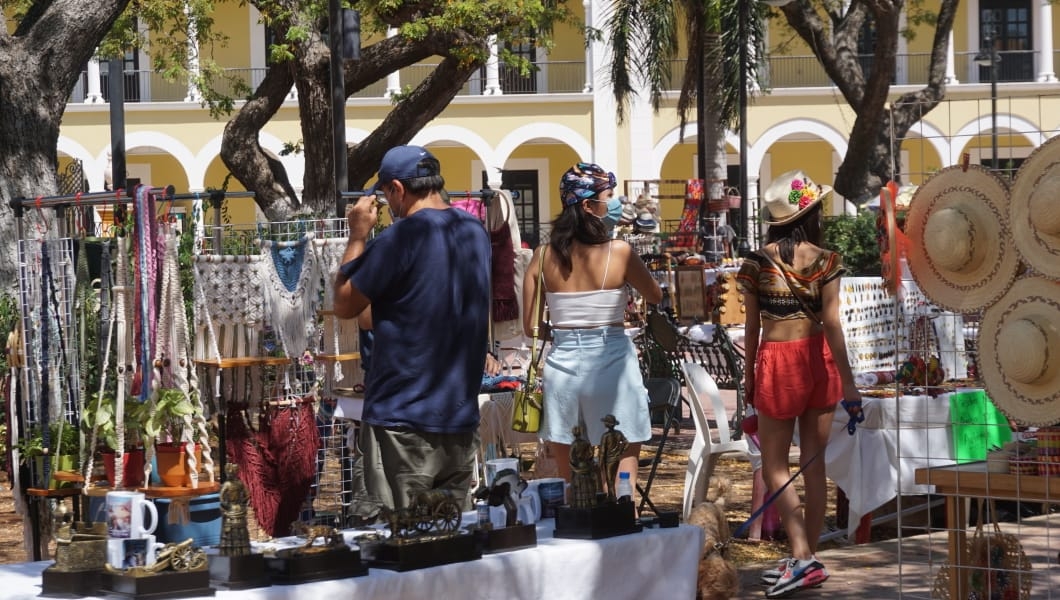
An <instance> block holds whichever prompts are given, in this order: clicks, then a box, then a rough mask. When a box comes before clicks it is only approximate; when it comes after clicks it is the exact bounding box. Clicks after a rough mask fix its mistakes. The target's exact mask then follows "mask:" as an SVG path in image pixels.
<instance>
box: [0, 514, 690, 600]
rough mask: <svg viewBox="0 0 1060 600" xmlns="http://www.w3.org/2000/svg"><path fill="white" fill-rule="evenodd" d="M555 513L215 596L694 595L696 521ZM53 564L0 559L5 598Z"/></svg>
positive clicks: (19, 599) (560, 599) (514, 599)
mask: <svg viewBox="0 0 1060 600" xmlns="http://www.w3.org/2000/svg"><path fill="white" fill-rule="evenodd" d="M554 526H555V524H554V522H553V520H552V519H545V520H543V521H541V522H540V523H538V526H537V535H538V545H537V547H535V548H527V549H524V550H516V551H513V552H503V553H499V554H491V555H487V556H484V557H483V558H482V559H481V560H475V561H470V562H464V563H453V564H449V565H443V566H439V567H431V568H429V569H420V570H416V571H408V572H405V573H399V572H396V571H388V570H385V569H370V571H369V574H368V575H367V576H365V577H356V578H351V579H338V580H331V581H317V582H312V583H305V584H301V585H297V586H272V587H266V588H258V589H252V590H241V591H227V590H221V589H219V590H218V591H217V595H216V596H215V597H216V598H218V599H221V600H224V599H226V598H231V599H235V598H239V599H240V600H285V599H288V598H386V599H387V600H402V599H408V600H421V599H423V598H476V599H496V600H522V599H526V600H530V599H541V600H564V599H571V600H585V599H586V598H608V599H612V600H622V599H627V598H628V599H631V600H632V599H635V598H667V599H687V600H691V599H692V598H695V595H696V575H697V566H698V561H699V555H700V553H701V551H702V548H703V530H702V529H700V528H699V527H695V526H691V525H681V526H680V527H676V528H672V529H646V530H644V531H643V532H641V533H636V534H630V535H624V536H618V537H613V538H608V539H603V540H595V541H592V540H566V539H556V538H553V537H552V529H553V527H554ZM49 564H50V563H49V562H34V563H16V564H8V565H0V581H2V582H3V592H2V593H0V596H2V597H4V598H7V599H10V600H30V599H36V598H37V596H38V595H39V594H40V591H41V587H40V585H41V571H43V570H44V568H45V567H47V566H48V565H49Z"/></svg>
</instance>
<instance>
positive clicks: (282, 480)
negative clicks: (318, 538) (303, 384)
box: [259, 399, 320, 535]
mask: <svg viewBox="0 0 1060 600" xmlns="http://www.w3.org/2000/svg"><path fill="white" fill-rule="evenodd" d="M267 423H268V424H267V425H266V424H265V423H262V431H261V435H262V437H263V438H266V439H267V440H268V447H269V450H270V452H271V453H272V455H273V456H274V457H275V461H274V462H273V466H274V469H275V487H276V490H277V492H278V493H279V505H278V506H277V508H276V514H275V515H274V516H273V521H272V523H271V524H269V526H267V529H269V528H271V532H270V535H288V534H289V533H290V528H291V523H294V522H295V521H296V520H298V513H299V512H300V511H301V510H302V503H303V502H305V499H306V496H308V495H309V490H310V488H311V487H312V485H313V481H314V480H315V478H316V474H317V451H318V450H319V449H320V432H319V431H318V430H317V424H316V415H315V414H314V413H313V403H312V401H310V400H308V399H306V400H304V401H302V402H300V403H299V404H298V405H296V406H284V407H270V408H269V411H268V419H267ZM259 520H260V517H259Z"/></svg>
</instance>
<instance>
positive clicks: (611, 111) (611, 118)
mask: <svg viewBox="0 0 1060 600" xmlns="http://www.w3.org/2000/svg"><path fill="white" fill-rule="evenodd" d="M603 2H604V0H595V3H596V4H601V5H602V3H603ZM593 3H594V2H583V3H582V4H583V5H585V4H590V5H591V4H593ZM586 11H587V13H586V14H588V15H590V16H591V17H592V18H591V19H586V21H585V23H586V25H589V26H592V27H596V28H598V29H601V30H603V29H604V28H605V27H604V23H603V22H601V20H600V19H599V18H598V17H597V13H596V11H593V10H592V7H591V6H586ZM598 14H601V15H602V14H604V13H603V11H600V12H599V13H598ZM610 43H611V40H610V39H609V38H608V37H607V35H606V32H605V33H604V37H603V39H600V40H595V41H592V42H591V43H590V44H589V49H590V53H587V54H586V61H587V63H588V64H593V65H595V64H597V62H599V63H600V64H599V66H600V69H599V70H598V69H588V68H587V70H586V75H587V79H588V81H589V86H590V87H589V88H588V89H589V91H590V92H591V93H592V95H593V139H592V144H593V156H591V157H584V156H583V157H580V158H581V159H582V160H586V159H588V160H591V161H592V162H595V163H596V164H598V165H600V166H602V167H604V168H605V169H608V170H611V171H614V170H615V169H617V168H618V147H619V143H618V127H616V126H615V111H616V110H617V106H616V104H615V95H614V94H613V93H611V89H610V88H611V86H610V85H608V82H607V78H606V77H607V76H606V75H604V74H601V73H606V71H607V64H606V63H607V60H608V53H607V49H608V46H609V44H610ZM596 59H599V61H597V60H596ZM587 67H588V65H587ZM619 185H621V184H619Z"/></svg>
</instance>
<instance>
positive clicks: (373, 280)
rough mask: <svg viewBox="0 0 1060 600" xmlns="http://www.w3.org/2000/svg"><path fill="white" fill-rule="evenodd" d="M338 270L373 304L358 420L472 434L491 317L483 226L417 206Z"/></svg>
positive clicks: (465, 217) (458, 215) (464, 217)
mask: <svg viewBox="0 0 1060 600" xmlns="http://www.w3.org/2000/svg"><path fill="white" fill-rule="evenodd" d="M341 270H342V272H343V273H344V274H345V275H346V276H347V277H348V278H349V280H350V282H351V283H352V284H353V285H354V286H355V287H356V288H357V289H358V290H360V292H361V293H362V294H364V295H365V296H367V297H368V299H369V300H370V301H371V303H372V333H373V337H374V340H373V344H372V368H371V369H370V370H369V371H368V374H367V381H366V382H365V388H366V392H365V403H364V413H363V416H362V420H363V421H364V422H365V423H369V424H371V425H380V426H383V427H399V428H400V427H407V428H409V429H414V430H416V431H424V432H432V433H466V432H469V431H474V430H475V429H476V428H477V427H478V423H479V412H478V392H479V387H480V385H481V383H482V369H483V365H484V364H485V361H486V345H487V337H488V335H489V331H488V323H489V316H490V241H489V236H488V235H487V234H486V230H485V228H483V226H482V223H481V222H480V221H479V220H478V219H475V218H474V217H472V216H471V215H469V214H467V213H465V212H464V211H461V210H453V209H422V210H419V211H417V212H415V213H413V214H412V215H411V216H409V217H407V218H404V219H401V220H399V221H398V222H396V223H395V224H394V225H392V226H390V227H387V228H386V229H385V230H383V232H382V233H380V234H379V235H378V236H376V238H375V239H374V240H373V241H372V243H371V244H368V246H367V247H366V248H365V251H364V253H363V254H362V255H361V256H359V257H357V258H356V259H354V260H352V261H350V262H348V263H346V264H344V265H342V267H341Z"/></svg>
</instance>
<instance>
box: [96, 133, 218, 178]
mask: <svg viewBox="0 0 1060 600" xmlns="http://www.w3.org/2000/svg"><path fill="white" fill-rule="evenodd" d="M133 148H158V149H159V150H162V151H163V152H165V153H166V154H169V155H170V156H172V157H173V158H175V159H176V160H177V163H179V164H180V166H181V168H182V169H184V174H185V176H187V178H188V184H189V185H191V184H192V182H193V181H195V180H196V179H195V177H196V176H197V177H198V180H199V181H201V180H202V174H201V173H195V172H194V171H192V170H191V169H193V168H194V167H195V155H194V154H192V153H191V150H189V149H188V147H187V146H185V145H184V143H183V142H181V141H179V140H177V139H176V138H175V137H173V136H171V135H168V134H165V133H160V132H157V131H133V132H131V133H128V134H126V135H125V149H126V152H128V151H129V150H132V149H133ZM104 156H106V153H104ZM104 160H106V159H105V158H104ZM144 183H149V184H151V185H167V184H169V183H170V182H168V181H145V182H144Z"/></svg>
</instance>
